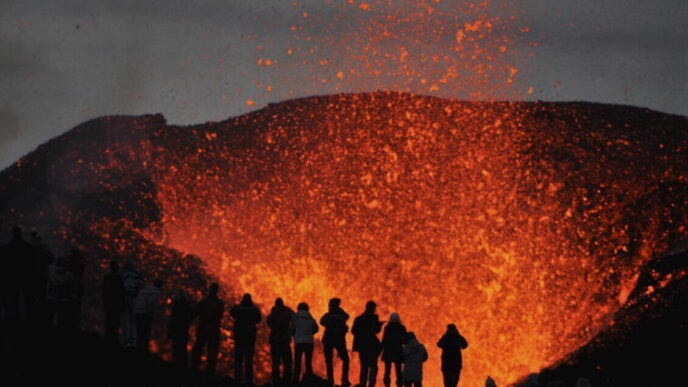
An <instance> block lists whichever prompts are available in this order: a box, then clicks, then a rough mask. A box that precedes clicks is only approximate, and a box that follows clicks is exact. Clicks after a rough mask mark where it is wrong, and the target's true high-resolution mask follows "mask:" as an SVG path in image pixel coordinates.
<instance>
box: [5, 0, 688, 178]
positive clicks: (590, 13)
mask: <svg viewBox="0 0 688 387" xmlns="http://www.w3.org/2000/svg"><path fill="white" fill-rule="evenodd" d="M387 1H388V0H385V1H373V0H371V1H368V2H364V1H361V0H303V1H298V3H295V2H294V1H291V0H241V1H239V0H208V1H179V0H146V1H141V0H126V1H123V0H118V1H102V0H68V1H55V0H46V1H38V0H31V1H29V0H18V1H8V0H0V85H1V87H0V168H2V167H5V166H7V165H9V164H10V163H12V162H13V161H15V160H16V159H17V158H19V157H20V156H22V155H23V154H25V153H27V152H29V151H31V150H32V149H34V148H35V147H36V146H37V145H39V144H40V143H42V142H45V141H47V140H49V139H50V138H52V137H55V136H56V135H59V134H61V133H63V132H65V131H67V130H69V129H71V128H72V127H73V126H75V125H77V124H79V123H80V122H83V121H85V120H88V119H90V118H94V117H98V116H102V115H107V114H143V113H157V112H160V113H163V114H164V115H165V116H166V117H167V120H168V122H170V123H174V124H189V123H199V122H205V121H216V120H223V119H225V118H227V117H230V116H234V115H237V114H241V113H244V112H247V111H250V110H254V109H257V108H260V107H261V106H263V105H264V104H266V103H268V102H276V101H280V100H284V99H288V98H294V97H300V96H307V95H312V94H325V93H333V92H336V91H362V90H366V89H370V90H371V91H372V90H375V89H377V88H386V87H391V86H388V84H387V83H385V82H384V81H380V79H379V78H378V79H376V80H371V81H370V82H367V80H366V78H365V75H359V76H358V78H357V83H346V82H340V83H337V79H336V77H337V76H342V77H343V74H341V73H340V72H338V70H339V69H341V68H342V67H346V66H348V64H343V63H337V61H338V60H339V59H338V53H339V54H341V53H342V52H346V51H345V48H346V47H341V46H339V47H338V40H337V39H341V42H343V43H341V44H343V45H344V46H346V44H347V43H346V42H350V41H356V40H357V39H360V36H359V35H358V31H359V30H360V29H361V28H362V26H365V25H366V24H368V23H373V22H374V21H375V20H376V19H374V18H375V17H377V18H379V17H381V16H385V15H386V14H387V13H389V14H390V15H392V16H393V17H394V18H396V17H398V16H399V15H400V14H403V13H404V12H406V11H407V10H406V8H405V7H407V8H409V12H411V11H410V9H411V8H412V7H411V6H409V4H411V3H413V2H411V1H410V0H397V1H395V2H394V5H393V6H391V7H390V6H389V5H387V6H385V5H384V4H378V3H385V2H387ZM420 1H421V0H418V1H416V2H415V3H420ZM426 2H427V3H429V4H431V5H432V6H433V7H437V9H438V10H442V11H443V12H445V13H447V12H452V9H465V7H466V4H465V3H466V2H465V1H451V0H442V1H441V2H438V1H437V0H426ZM363 3H365V4H369V5H370V7H369V9H368V7H365V6H364V5H362V4H363ZM501 3H504V4H506V5H508V6H509V7H508V8H507V10H501V11H494V12H506V13H507V14H511V13H514V12H515V14H518V17H517V19H516V20H515V21H513V22H512V23H511V24H510V26H509V27H508V28H512V29H513V31H511V32H512V33H513V39H512V40H510V43H509V50H508V51H507V54H510V53H512V52H513V53H518V54H517V55H518V57H515V58H507V59H504V60H503V61H502V62H505V63H506V62H508V63H510V64H511V63H517V66H516V67H518V70H519V71H518V73H517V74H516V76H515V79H514V81H515V82H514V83H513V85H512V87H511V89H512V90H513V91H514V92H513V93H511V94H510V95H512V96H514V95H515V96H520V97H521V98H525V99H541V100H559V101H564V100H587V101H595V102H608V103H621V104H630V105H637V106H644V107H649V108H652V109H655V110H659V111H663V112H669V113H676V114H682V115H688V1H686V0H655V1H651V0H587V1H583V0H523V1H516V0H511V1H508V2H507V1H499V0H492V4H493V6H494V7H493V8H494V9H495V10H499V7H497V6H498V5H500V4H501ZM364 8H366V9H364ZM363 10H365V11H366V12H368V14H363V13H360V12H361V11H363ZM368 15H371V16H368ZM368 17H370V18H371V19H370V20H369V19H367V18H368ZM377 20H379V19H377ZM390 20H392V19H390ZM462 20H463V19H462ZM470 20H471V19H470V17H468V16H466V21H467V22H469V21H470ZM454 22H456V20H455V19H451V20H450V21H447V22H446V23H454ZM433 23H435V22H433ZM446 23H445V25H444V26H445V27H447V25H446ZM462 23H463V22H459V23H457V25H459V26H460V25H461V24H462ZM400 26H401V27H399V28H405V27H404V25H403V24H400ZM449 27H450V28H451V26H449ZM409 28H410V27H409ZM432 28H433V25H431V23H428V26H426V29H427V30H428V31H429V30H431V29H432ZM397 32H399V31H397ZM508 32H509V31H507V33H508ZM500 34H501V32H500V33H494V34H488V36H487V37H485V38H483V40H482V41H478V43H480V44H486V45H489V44H491V42H490V39H493V38H496V37H498V36H502V35H500ZM406 36H407V35H406V34H404V33H403V32H401V33H399V36H398V40H400V41H401V44H402V45H403V44H404V42H403V39H405V37H406ZM431 37H432V33H428V34H427V35H423V36H421V37H420V38H419V39H418V40H417V41H416V42H415V43H414V44H415V45H416V46H421V47H425V46H427V47H429V48H428V50H430V49H432V50H434V51H437V52H441V51H443V50H447V52H449V51H450V48H449V46H450V45H451V44H450V43H452V42H448V43H446V45H447V47H444V46H443V45H444V44H445V43H444V41H443V40H442V39H439V40H438V41H435V42H428V43H427V44H426V43H425V42H424V41H423V39H426V38H427V39H429V40H432V39H431ZM299 39H301V40H299ZM347 39H348V40H347ZM320 40H322V43H318V42H319V41H320ZM314 42H316V43H314ZM532 42H535V43H537V45H536V46H534V47H532V46H531V44H530V43H532ZM359 43H360V42H359ZM314 44H315V45H316V46H317V45H318V44H320V45H319V46H318V47H319V50H315V51H313V52H311V54H310V56H309V57H307V56H305V55H303V54H299V53H296V54H292V52H291V51H289V50H296V51H299V50H306V48H307V47H311V46H313V45H314ZM409 44H410V46H413V44H411V43H409ZM452 44H453V43H452ZM304 58H305V59H308V60H307V61H305V59H304ZM266 59H271V60H272V62H267V63H268V64H269V65H266V62H264V60H266ZM261 61H263V62H261ZM315 62H320V64H319V65H316V64H315ZM502 62H500V63H502ZM323 63H326V65H323ZM328 66H329V67H328ZM337 66H339V67H337ZM416 67H417V71H420V72H422V71H423V70H424V69H423V68H422V66H420V67H418V66H416ZM464 70H465V69H464ZM346 76H347V77H348V73H347V74H346ZM328 77H329V78H328ZM321 78H328V79H329V80H324V79H321ZM457 85H463V84H462V83H457ZM468 88H470V86H466V89H468ZM528 90H530V93H529V92H528ZM422 92H423V93H424V94H434V95H438V96H443V97H459V98H464V97H466V95H468V94H470V92H471V90H462V89H461V87H458V86H457V87H453V88H442V89H439V90H437V91H427V90H422ZM247 101H248V102H247Z"/></svg>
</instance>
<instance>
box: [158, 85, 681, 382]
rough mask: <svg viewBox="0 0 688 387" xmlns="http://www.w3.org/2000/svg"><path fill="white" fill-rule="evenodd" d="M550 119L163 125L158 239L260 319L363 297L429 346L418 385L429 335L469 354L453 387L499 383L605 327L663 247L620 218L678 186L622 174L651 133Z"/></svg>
mask: <svg viewBox="0 0 688 387" xmlns="http://www.w3.org/2000/svg"><path fill="white" fill-rule="evenodd" d="M550 109H551V110H550ZM567 109H568V110H564V108H562V107H555V106H554V105H525V104H517V103H467V102H455V101H448V100H440V99H435V98H429V97H416V96H410V95H404V94H395V93H375V94H364V95H342V96H333V97H322V98H310V99H303V100H295V101H291V102H286V103H282V104H279V105H271V106H268V107H267V108H266V109H264V110H262V111H260V112H259V113H255V114H249V115H246V116H242V117H239V118H237V119H234V120H231V121H228V122H225V123H221V124H212V123H209V124H207V125H206V126H203V127H196V128H194V127H189V128H167V129H166V131H165V132H164V136H165V137H167V139H166V141H167V144H168V145H167V146H168V148H169V149H174V151H172V152H170V151H166V152H164V153H160V155H159V156H156V158H157V159H156V163H157V164H158V165H159V168H158V170H159V171H161V172H158V175H157V176H156V177H155V179H156V185H157V187H158V200H159V202H160V203H161V205H162V208H163V212H164V218H163V225H164V229H165V231H166V233H167V235H168V239H167V241H166V243H167V244H168V245H169V246H171V247H174V248H177V249H179V250H181V251H184V252H191V253H194V254H196V255H198V256H200V257H202V258H203V259H204V260H205V261H206V262H207V263H208V264H209V267H210V269H211V271H212V272H214V273H216V274H217V275H218V276H219V277H220V278H221V279H222V280H223V281H224V282H225V283H226V284H227V285H229V286H230V287H231V288H232V289H234V291H236V292H237V293H241V292H250V293H252V294H253V295H254V299H255V300H257V301H258V302H259V303H262V305H263V309H262V310H263V312H264V313H268V312H269V306H270V305H271V304H272V301H273V300H274V298H275V297H278V296H280V297H283V298H284V299H285V301H286V302H287V303H288V304H289V305H292V306H294V305H296V304H297V303H298V302H301V301H306V302H308V303H309V304H310V305H311V311H312V312H313V315H314V316H315V317H316V318H319V317H320V316H321V315H322V314H323V313H324V312H325V311H326V306H327V301H328V299H329V298H330V297H335V296H337V297H340V298H342V300H343V307H344V308H345V309H346V310H347V311H348V312H349V313H350V314H351V315H352V316H355V315H358V314H359V313H361V312H362V310H363V307H364V304H365V302H366V301H368V300H371V299H372V300H375V301H376V302H377V303H378V305H379V313H380V315H381V319H384V320H387V319H388V314H389V313H390V312H398V313H400V315H401V317H402V320H403V322H404V324H405V325H406V326H407V328H408V329H409V330H412V331H415V332H416V333H417V335H418V337H419V339H420V340H421V342H423V343H425V344H426V346H427V348H428V349H429V351H430V360H429V362H428V364H427V366H426V379H427V381H428V385H432V386H438V385H441V379H440V378H441V374H440V372H439V351H438V349H437V347H436V345H435V343H436V341H437V340H438V339H439V337H440V336H441V334H442V333H443V331H444V329H445V326H446V324H448V323H456V324H457V326H458V327H459V329H460V330H461V331H462V333H464V334H465V336H466V337H467V338H468V341H469V343H470V347H469V349H468V350H466V351H465V367H466V368H465V371H464V377H463V380H464V381H465V382H466V383H467V384H468V385H477V384H478V383H480V382H482V380H484V378H485V376H486V375H492V376H493V377H495V379H496V380H497V381H498V382H499V383H500V384H503V383H506V382H513V381H514V380H515V379H516V378H518V377H519V376H522V375H524V374H526V373H529V372H533V371H537V370H539V369H540V368H541V367H543V366H546V365H548V364H550V363H552V362H553V361H556V360H557V359H559V358H560V357H562V356H563V355H565V354H566V353H568V352H570V351H572V350H574V349H576V348H577V347H579V346H580V345H582V344H583V343H585V342H586V340H588V339H589V338H590V337H591V336H592V335H593V334H594V333H596V332H597V331H598V330H599V329H600V328H601V327H603V326H604V325H605V324H606V323H607V322H608V321H609V316H610V314H611V313H613V312H614V311H615V310H617V308H618V306H619V305H620V304H622V303H623V302H624V301H625V299H626V297H627V296H628V293H629V292H630V290H631V289H632V287H633V284H634V281H635V278H636V277H635V276H636V275H637V268H638V267H639V266H640V265H641V264H642V263H643V262H644V261H646V260H647V259H648V258H649V257H650V256H651V254H652V252H653V251H655V250H656V249H657V246H658V245H660V246H661V243H664V240H665V239H666V238H665V235H666V232H665V231H664V229H662V228H660V227H658V225H657V223H658V222H659V220H654V219H657V218H658V216H659V215H658V214H659V212H658V210H657V208H655V207H653V206H652V205H649V204H647V205H645V206H644V207H641V208H640V209H638V208H636V207H634V206H635V205H636V203H637V202H638V201H639V200H641V199H642V198H643V197H644V196H645V195H648V194H649V193H651V192H654V191H653V190H656V189H657V188H656V187H657V184H658V182H659V181H662V180H663V179H668V180H671V179H678V180H680V179H683V181H685V176H684V175H682V173H683V174H685V169H682V168H684V167H685V166H683V167H681V165H683V164H685V161H681V160H680V157H679V156H678V155H677V154H674V153H672V152H674V151H673V150H668V149H666V148H661V149H665V150H666V154H665V156H664V158H662V159H658V161H657V163H656V164H655V163H644V162H642V161H639V160H649V159H652V156H649V153H648V152H652V150H653V149H660V147H666V146H668V145H666V141H667V139H666V138H665V137H666V133H664V132H663V133H659V132H657V133H655V134H653V135H652V136H647V134H646V133H645V134H643V131H642V130H639V129H638V128H635V127H634V126H633V124H632V120H633V117H632V115H629V116H628V119H629V121H628V122H627V123H624V124H623V125H625V127H626V129H623V127H620V125H621V124H619V122H615V123H614V124H611V123H610V124H608V125H612V126H610V127H613V128H617V129H607V126H606V125H607V124H604V116H603V115H601V114H600V111H599V110H598V108H596V107H595V105H584V104H581V105H573V106H568V108H567ZM621 110H622V109H619V112H611V113H610V114H617V115H619V116H621V117H624V115H625V114H626V113H625V111H621ZM663 136H664V137H663ZM174 138H176V139H178V140H177V141H179V143H178V144H177V145H174V146H170V143H169V141H170V139H174ZM169 149H168V150H169ZM678 153H680V152H678ZM681 171H683V172H681ZM639 216H640V217H641V218H640V219H641V220H640V221H639V220H638V219H639V218H638V217H639ZM639 223H640V224H639ZM684 231H685V230H684ZM354 363H355V362H354ZM321 371H322V370H321ZM353 375H354V373H352V376H353ZM353 380H356V379H355V377H354V379H353Z"/></svg>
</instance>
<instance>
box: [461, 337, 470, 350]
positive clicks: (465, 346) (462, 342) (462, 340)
mask: <svg viewBox="0 0 688 387" xmlns="http://www.w3.org/2000/svg"><path fill="white" fill-rule="evenodd" d="M459 347H461V349H466V348H468V341H467V340H466V338H465V337H463V336H461V335H459Z"/></svg>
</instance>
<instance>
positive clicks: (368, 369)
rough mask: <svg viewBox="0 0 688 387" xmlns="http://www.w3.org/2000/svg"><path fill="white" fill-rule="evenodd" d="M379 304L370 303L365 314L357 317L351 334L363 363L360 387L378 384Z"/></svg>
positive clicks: (380, 323) (380, 327)
mask: <svg viewBox="0 0 688 387" xmlns="http://www.w3.org/2000/svg"><path fill="white" fill-rule="evenodd" d="M376 308H377V304H375V302H373V301H368V302H367V303H366V306H365V311H364V312H363V314H361V315H359V316H358V317H356V319H355V320H354V325H353V327H352V328H351V333H353V335H354V348H353V350H354V351H356V352H358V356H359V359H360V362H361V372H360V375H359V385H360V386H361V387H367V386H370V387H375V383H376V382H377V361H378V357H379V356H380V349H381V347H380V339H379V338H378V337H377V334H378V333H380V330H382V322H380V320H379V318H378V317H377V314H375V309H376Z"/></svg>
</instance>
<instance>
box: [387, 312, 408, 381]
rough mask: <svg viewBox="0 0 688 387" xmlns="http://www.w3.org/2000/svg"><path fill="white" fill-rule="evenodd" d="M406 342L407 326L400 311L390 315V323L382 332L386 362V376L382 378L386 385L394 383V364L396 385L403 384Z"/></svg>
mask: <svg viewBox="0 0 688 387" xmlns="http://www.w3.org/2000/svg"><path fill="white" fill-rule="evenodd" d="M404 344H406V327H405V326H404V324H402V323H401V318H399V314H398V313H392V314H390V315H389V323H387V326H385V331H384V333H383V334H382V361H383V362H384V363H385V376H384V378H383V379H382V380H383V382H384V383H385V387H390V385H391V383H392V364H394V373H395V375H396V385H397V387H401V386H402V385H403V377H402V375H401V363H402V362H403V360H404V359H403V352H402V347H403V345H404Z"/></svg>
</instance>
